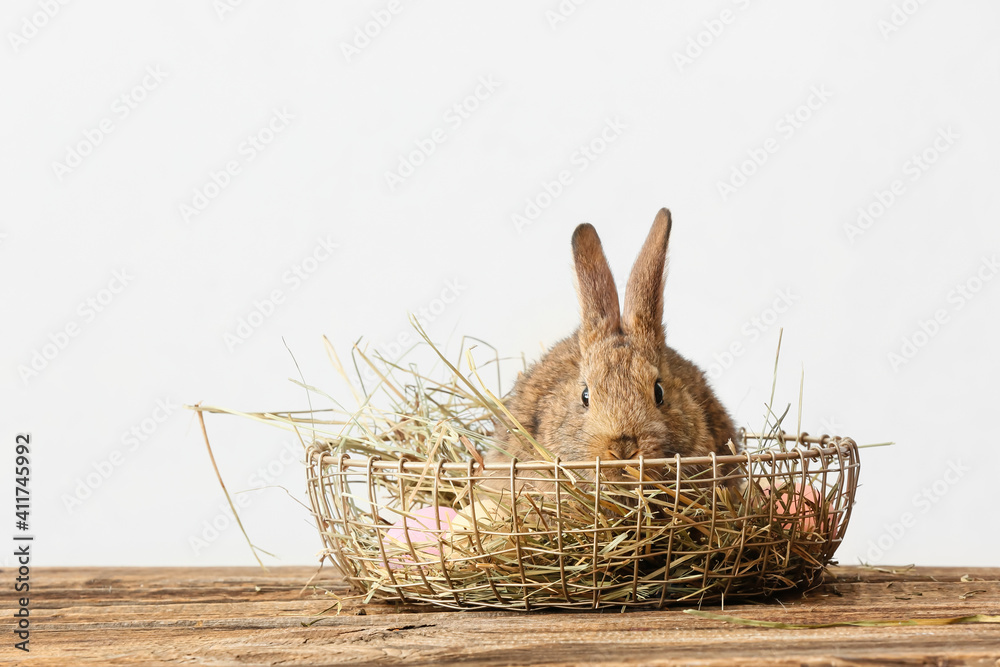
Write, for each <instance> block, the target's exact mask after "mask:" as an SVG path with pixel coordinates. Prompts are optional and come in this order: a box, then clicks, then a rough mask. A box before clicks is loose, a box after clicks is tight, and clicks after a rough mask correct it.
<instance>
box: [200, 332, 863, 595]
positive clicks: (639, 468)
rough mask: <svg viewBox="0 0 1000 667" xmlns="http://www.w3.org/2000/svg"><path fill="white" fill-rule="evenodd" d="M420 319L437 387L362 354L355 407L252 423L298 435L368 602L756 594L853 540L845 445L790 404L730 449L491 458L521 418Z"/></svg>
mask: <svg viewBox="0 0 1000 667" xmlns="http://www.w3.org/2000/svg"><path fill="white" fill-rule="evenodd" d="M414 326H415V327H416V328H417V331H418V333H420V334H421V336H422V337H423V338H424V340H425V342H426V344H427V345H430V349H432V350H433V351H434V352H436V353H437V354H438V355H439V358H440V360H441V361H442V362H443V364H444V366H445V368H446V371H445V373H444V375H445V376H446V377H445V379H444V380H435V379H432V378H431V377H428V376H424V375H422V374H421V373H420V372H419V371H418V370H417V369H416V367H415V366H412V365H408V366H404V365H403V364H402V363H401V362H396V363H388V362H386V361H385V360H381V359H373V358H371V357H370V356H368V355H366V354H365V353H364V352H363V351H361V350H360V349H359V348H358V347H357V346H355V349H354V351H353V354H352V358H353V360H354V366H355V371H358V369H359V363H360V364H364V365H367V366H368V367H370V368H373V369H375V370H376V374H377V376H378V382H377V384H376V386H374V387H371V388H367V387H365V386H364V383H363V380H362V374H361V373H360V372H358V373H357V375H358V381H359V383H360V384H361V387H362V389H361V391H360V392H358V393H357V394H356V397H357V399H358V402H359V408H358V409H357V410H356V411H354V412H353V413H351V414H349V415H341V414H339V413H338V411H337V410H322V411H320V410H310V411H308V412H302V413H282V414H274V413H258V414H245V413H244V414H245V416H248V417H251V418H254V419H258V420H261V421H265V422H268V423H272V424H275V425H278V426H282V427H284V428H290V429H293V430H295V431H297V432H299V433H300V435H301V436H302V439H303V443H304V444H305V445H307V457H306V458H307V486H308V491H309V496H310V500H311V505H312V510H313V514H314V518H315V520H316V523H317V526H318V528H319V531H320V534H321V537H322V539H323V543H324V548H323V552H322V555H323V557H324V558H326V559H328V560H329V561H330V562H332V563H333V564H334V565H335V566H336V567H337V568H338V569H339V570H340V571H341V572H342V573H343V574H344V576H345V577H346V578H347V579H348V581H350V582H351V584H352V585H353V586H354V587H355V588H356V589H357V591H358V592H359V594H362V595H364V596H365V599H366V600H370V599H373V598H379V599H386V600H399V601H403V602H407V603H431V604H435V605H441V606H445V607H451V608H469V607H493V608H505V609H511V608H513V609H524V610H529V609H536V608H546V607H562V608H575V609H580V608H594V609H596V608H602V607H614V608H622V607H626V606H639V605H656V606H664V605H667V604H672V603H682V604H683V603H686V604H701V603H704V602H715V601H726V600H733V599H737V598H748V597H762V596H769V595H774V594H776V593H779V592H782V591H787V590H790V589H794V588H799V587H804V586H809V585H810V584H813V583H814V582H816V581H817V580H818V578H819V576H820V574H821V573H822V570H823V568H824V567H825V566H826V565H827V564H828V563H829V562H830V559H831V558H832V556H833V554H834V551H835V550H836V548H837V546H838V545H839V544H840V542H841V540H842V539H843V536H844V531H845V529H846V527H847V523H848V520H849V517H850V512H851V506H852V504H853V500H854V492H855V489H856V486H857V477H858V472H859V463H858V450H857V445H856V444H855V443H854V441H853V440H851V439H849V438H839V437H830V436H822V437H810V436H808V435H807V434H804V433H801V434H799V435H796V436H789V435H788V434H786V433H785V432H784V431H783V430H782V428H781V423H782V419H783V418H784V416H785V414H787V410H786V411H785V414H783V415H780V416H779V415H776V414H774V412H773V411H771V409H770V407H768V408H767V411H766V418H765V428H764V429H762V432H761V433H759V434H754V433H745V434H744V442H745V443H746V444H747V446H746V449H745V451H743V452H739V453H735V452H734V453H733V454H732V455H728V456H715V455H713V456H709V457H700V458H681V457H679V456H678V457H674V458H671V459H658V460H649V459H645V460H643V459H639V460H636V461H586V462H562V461H559V460H558V459H554V458H553V457H551V456H549V455H548V452H547V451H546V450H545V449H544V448H543V447H542V446H541V445H540V444H539V445H538V451H539V459H540V460H539V461H535V462H516V461H513V460H512V461H511V462H510V463H509V464H507V463H489V464H487V463H485V462H484V457H483V454H484V453H485V452H486V451H488V450H489V449H491V448H496V447H497V443H496V442H495V441H494V439H493V438H492V432H493V423H494V422H493V420H497V421H499V422H500V423H503V424H505V425H507V426H508V427H512V428H517V427H518V425H517V424H516V423H515V422H513V417H512V416H511V415H510V414H509V413H507V412H506V411H505V410H504V409H503V407H502V404H501V403H500V401H499V400H498V399H497V397H496V396H495V394H493V393H491V392H490V391H489V390H487V389H486V388H485V384H484V383H483V382H482V381H481V378H479V376H478V371H477V369H476V368H475V367H474V366H473V363H472V354H471V352H469V351H466V352H467V354H466V355H465V359H466V362H467V366H468V367H467V368H466V369H465V370H464V371H463V370H460V364H453V363H452V362H451V361H449V360H448V359H447V358H446V357H445V356H444V355H443V354H441V353H440V351H439V350H438V349H437V348H436V347H434V346H433V345H432V344H431V343H430V341H429V340H428V339H427V336H426V334H425V332H424V331H423V330H422V329H421V328H420V327H419V325H417V324H416V322H414ZM463 348H464V343H463ZM328 351H329V352H330V353H331V360H332V361H333V362H334V364H335V366H337V367H338V368H340V369H341V370H342V366H341V364H340V361H339V359H338V358H337V356H336V354H335V353H334V351H333V349H332V346H329V344H328ZM490 363H498V360H497V359H495V358H494V359H493V360H492V361H491V362H490ZM303 386H305V387H306V388H307V389H308V390H309V391H310V393H311V394H313V395H314V396H315V395H322V396H325V394H323V393H322V392H320V391H319V390H318V389H316V388H315V387H309V386H307V385H305V383H304V382H303ZM382 398H387V399H388V402H389V407H387V408H380V407H377V405H376V404H377V403H379V400H377V399H382ZM199 409H201V410H203V411H212V412H230V413H233V412H232V411H227V410H219V409H218V408H210V407H201V408H199ZM233 414H239V413H233ZM404 525H405V526H406V527H407V528H406V529H405V530H403V527H404Z"/></svg>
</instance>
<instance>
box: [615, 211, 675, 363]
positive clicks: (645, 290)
mask: <svg viewBox="0 0 1000 667" xmlns="http://www.w3.org/2000/svg"><path fill="white" fill-rule="evenodd" d="M670 226H671V221H670V211H668V210H667V209H665V208H661V209H660V212H659V213H657V214H656V219H655V220H654V221H653V227H652V229H650V230H649V236H647V237H646V242H645V243H644V244H643V245H642V250H640V251H639V256H638V257H636V260H635V264H634V265H633V266H632V273H631V275H629V277H628V284H627V285H626V287H625V310H624V313H623V321H624V325H625V328H626V329H627V330H628V332H629V333H630V334H632V335H633V336H635V337H636V338H637V339H638V340H640V341H643V342H646V343H648V344H650V345H655V346H659V345H660V343H661V342H662V341H663V279H664V274H665V273H666V264H667V241H668V239H669V238H670Z"/></svg>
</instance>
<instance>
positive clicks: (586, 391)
mask: <svg viewBox="0 0 1000 667" xmlns="http://www.w3.org/2000/svg"><path fill="white" fill-rule="evenodd" d="M580 398H582V399H583V407H585V408H587V407H590V388H589V387H584V388H583V395H582V396H580Z"/></svg>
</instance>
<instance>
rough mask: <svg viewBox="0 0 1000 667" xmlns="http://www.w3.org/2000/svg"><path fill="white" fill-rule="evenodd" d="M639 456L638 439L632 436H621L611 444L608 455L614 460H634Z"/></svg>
mask: <svg viewBox="0 0 1000 667" xmlns="http://www.w3.org/2000/svg"><path fill="white" fill-rule="evenodd" d="M638 454H639V439H638V438H636V437H635V436H634V435H622V436H619V437H617V438H615V440H613V441H612V442H611V446H610V447H608V455H609V456H611V458H614V459H624V460H628V459H634V458H635V457H636V456H638Z"/></svg>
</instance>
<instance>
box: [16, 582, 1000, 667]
mask: <svg viewBox="0 0 1000 667" xmlns="http://www.w3.org/2000/svg"><path fill="white" fill-rule="evenodd" d="M314 572H315V571H314V570H312V569H310V568H301V567H296V568H272V569H271V570H270V571H269V572H264V571H262V570H260V569H258V568H38V569H33V570H32V573H31V574H32V578H31V584H32V589H31V619H32V634H31V644H30V645H31V652H30V653H28V654H25V653H23V652H22V651H18V650H15V649H14V648H13V643H14V640H13V639H12V637H13V635H11V634H10V633H7V632H5V633H4V637H5V638H4V645H3V646H2V647H0V664H23V665H34V666H42V665H166V664H177V663H181V664H191V665H213V666H216V667H226V666H230V665H321V664H380V665H392V664H406V665H440V664H449V663H467V664H477V665H571V664H572V665H575V664H644V665H722V664H727V665H761V664H770V665H873V664H892V665H977V666H981V667H986V666H989V667H1000V625H982V624H979V625H953V626H911V627H876V628H867V627H838V628H826V629H819V630H776V629H767V628H752V627H743V626H734V625H730V624H726V623H722V622H718V621H713V620H706V619H700V618H695V617H692V616H690V615H686V614H684V613H683V612H682V611H681V610H680V609H669V610H660V611H657V610H651V611H631V612H628V613H614V612H607V611H605V612H603V613H576V612H573V613H569V612H563V613H559V612H556V613H551V612H550V613H541V612H533V613H530V614H525V613H518V612H488V611H487V612H482V611H471V612H451V611H435V610H428V609H427V608H423V607H421V608H416V607H401V606H397V605H391V604H369V605H363V604H361V603H360V602H359V601H358V600H355V599H346V600H344V601H343V608H342V609H341V612H340V614H339V615H336V614H335V610H331V611H329V612H327V613H326V614H325V615H323V614H322V612H323V611H324V610H326V609H328V608H329V607H330V606H331V605H334V604H335V602H336V600H335V598H334V597H333V596H332V595H328V594H325V593H324V592H322V591H321V590H319V589H317V588H314V587H310V588H306V589H304V590H303V586H304V584H305V583H306V582H307V581H308V580H309V579H310V577H312V575H313V574H314ZM963 576H964V577H965V578H966V579H967V580H966V581H963V580H962V578H963ZM313 583H314V585H316V586H322V587H323V588H325V589H327V590H329V591H332V592H334V593H337V594H340V595H342V596H346V595H349V592H348V590H347V589H346V587H345V586H344V584H343V582H342V581H341V580H339V579H338V578H337V577H336V576H335V575H334V574H333V573H332V571H330V570H329V569H327V570H324V571H323V572H321V573H320V575H319V576H318V577H317V578H316V579H315V581H314V582H313ZM971 591H981V592H977V593H974V594H971V595H969V593H970V592H971ZM963 596H964V598H963ZM3 605H4V608H3V612H2V613H3V617H4V618H8V619H9V618H11V615H12V613H13V607H12V600H11V597H10V595H6V596H4V603H3ZM711 610H712V611H719V609H718V608H717V607H716V608H712V609H711ZM725 612H726V613H727V614H732V615H735V616H742V617H745V618H754V619H761V620H769V621H784V622H795V623H819V622H830V621H845V620H862V619H875V618H898V619H903V618H931V617H946V616H960V615H971V614H993V615H996V614H1000V568H989V569H983V568H980V569H975V568H969V569H946V568H915V569H909V570H906V571H901V572H899V573H896V574H893V573H890V572H881V571H873V570H870V569H860V568H833V569H832V570H831V574H830V577H829V578H828V582H827V583H826V584H824V585H823V586H821V587H819V588H817V589H815V590H813V591H811V592H808V593H806V594H796V595H793V596H787V597H785V598H783V599H781V601H780V602H771V603H768V604H755V605H754V604H741V605H727V606H726V608H725ZM8 627H9V626H8Z"/></svg>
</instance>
